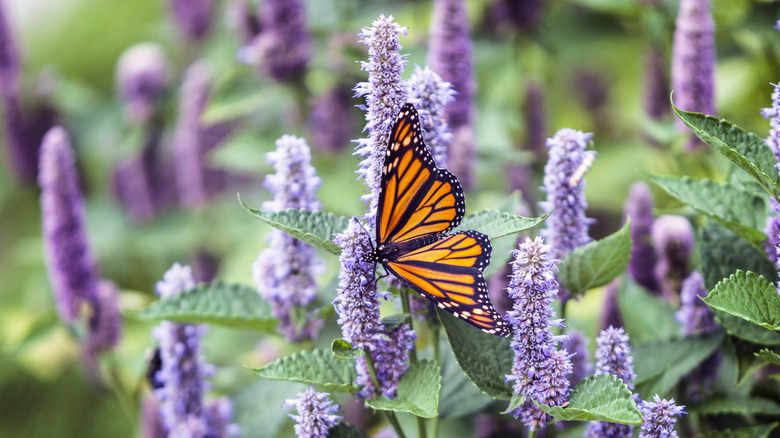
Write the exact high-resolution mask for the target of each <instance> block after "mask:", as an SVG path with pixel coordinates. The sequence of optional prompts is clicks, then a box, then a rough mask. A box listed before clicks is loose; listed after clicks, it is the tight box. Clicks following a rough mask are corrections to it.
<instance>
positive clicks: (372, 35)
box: [355, 15, 409, 228]
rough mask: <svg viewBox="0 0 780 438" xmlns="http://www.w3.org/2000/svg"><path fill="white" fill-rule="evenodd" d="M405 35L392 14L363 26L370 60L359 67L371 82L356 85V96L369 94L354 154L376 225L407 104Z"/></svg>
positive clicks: (371, 222) (369, 218)
mask: <svg viewBox="0 0 780 438" xmlns="http://www.w3.org/2000/svg"><path fill="white" fill-rule="evenodd" d="M402 33H403V34H404V35H406V28H405V27H401V26H399V25H398V23H395V22H394V21H393V17H392V16H389V17H385V16H384V15H380V16H379V18H378V19H377V20H376V21H374V23H373V24H372V26H371V27H370V28H363V30H362V31H361V33H360V34H359V35H358V36H359V37H360V42H361V43H363V44H365V45H366V46H368V62H365V61H362V62H361V63H360V68H361V69H362V70H363V71H367V72H368V81H367V82H360V83H358V84H357V85H356V86H355V97H362V96H365V97H366V105H363V106H361V109H363V110H364V111H366V127H365V129H364V130H367V131H368V138H361V139H358V140H357V146H356V147H355V154H356V155H359V156H360V157H361V158H362V161H361V162H360V169H359V170H358V173H359V174H360V177H361V178H362V179H363V181H365V183H366V186H368V190H369V193H367V194H365V195H363V196H362V198H361V199H362V200H363V202H364V203H366V204H368V205H369V209H368V210H367V211H366V213H365V216H364V219H365V221H366V222H368V224H369V227H370V228H373V226H374V221H375V220H376V207H377V202H378V198H379V191H380V179H381V174H382V166H383V165H384V162H385V151H386V149H387V141H388V139H389V136H390V129H391V128H392V126H393V122H394V121H395V117H396V115H397V114H398V112H399V111H400V110H401V106H402V105H403V104H404V103H406V100H407V96H408V94H409V92H408V86H407V84H406V82H405V81H404V80H403V79H401V72H403V71H404V68H405V67H406V60H405V59H404V56H403V55H401V53H400V51H401V43H400V41H399V36H400V35H401V34H402Z"/></svg>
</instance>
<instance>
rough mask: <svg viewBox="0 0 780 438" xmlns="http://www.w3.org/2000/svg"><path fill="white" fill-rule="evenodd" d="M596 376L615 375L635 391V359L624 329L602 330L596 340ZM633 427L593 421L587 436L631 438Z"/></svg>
mask: <svg viewBox="0 0 780 438" xmlns="http://www.w3.org/2000/svg"><path fill="white" fill-rule="evenodd" d="M596 344H597V345H598V348H597V349H596V373H595V374H596V375H597V376H598V375H601V374H605V373H609V374H614V375H615V376H617V377H618V378H619V379H620V380H622V381H623V383H625V384H626V386H628V388H629V389H631V390H633V389H634V380H636V374H634V366H633V365H632V363H631V362H633V360H634V359H633V358H632V357H631V347H630V346H629V345H628V335H627V334H626V333H625V331H624V330H623V328H622V327H621V328H614V327H609V328H608V329H606V330H602V331H601V333H600V334H599V336H598V338H596ZM632 430H633V426H630V425H627V424H615V423H608V422H605V421H591V422H590V423H589V424H588V429H587V431H586V432H585V436H586V437H588V438H591V437H592V438H598V437H614V438H628V437H630V436H631V432H632Z"/></svg>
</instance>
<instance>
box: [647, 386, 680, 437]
mask: <svg viewBox="0 0 780 438" xmlns="http://www.w3.org/2000/svg"><path fill="white" fill-rule="evenodd" d="M638 408H639V411H640V412H641V413H642V416H643V417H644V418H645V422H644V423H643V424H642V430H641V431H640V432H639V438H677V432H676V431H675V430H674V423H676V422H677V419H676V418H674V417H676V416H679V415H682V414H684V413H685V411H683V409H684V408H685V406H677V405H676V404H675V403H674V399H671V400H666V399H663V400H662V399H661V397H659V396H658V394H656V395H655V396H653V401H652V402H649V401H642V402H641V403H639V406H638Z"/></svg>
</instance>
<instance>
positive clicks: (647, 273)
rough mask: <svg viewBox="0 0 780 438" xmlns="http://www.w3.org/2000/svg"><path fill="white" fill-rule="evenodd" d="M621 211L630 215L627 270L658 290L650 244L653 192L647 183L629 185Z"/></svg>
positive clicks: (644, 284) (653, 290) (652, 289)
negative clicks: (629, 248) (631, 244)
mask: <svg viewBox="0 0 780 438" xmlns="http://www.w3.org/2000/svg"><path fill="white" fill-rule="evenodd" d="M623 215H624V216H628V217H630V218H631V240H632V242H633V246H632V247H631V260H630V261H629V263H628V273H629V274H630V275H631V278H633V279H634V281H636V282H637V283H638V284H639V285H641V286H643V287H644V288H645V289H647V290H648V291H650V292H655V293H658V292H659V287H658V280H657V279H656V278H655V272H654V269H655V265H656V262H657V261H658V256H657V255H656V253H655V249H654V248H653V242H652V240H651V238H650V230H651V228H652V227H653V194H652V193H651V192H650V188H649V187H647V184H645V183H643V182H641V181H639V182H636V183H634V184H633V185H632V186H631V189H630V190H629V192H628V199H626V202H625V204H623Z"/></svg>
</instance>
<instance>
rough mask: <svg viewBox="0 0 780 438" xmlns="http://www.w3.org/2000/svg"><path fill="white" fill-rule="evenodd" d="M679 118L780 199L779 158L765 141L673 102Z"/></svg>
mask: <svg viewBox="0 0 780 438" xmlns="http://www.w3.org/2000/svg"><path fill="white" fill-rule="evenodd" d="M672 107H673V108H674V112H675V113H676V114H677V117H679V118H680V120H682V121H683V123H685V124H686V125H687V126H688V127H689V128H690V129H691V131H693V133H694V134H696V135H697V136H698V137H699V138H700V139H702V141H704V142H705V143H707V144H709V145H710V146H712V148H713V149H715V150H716V151H718V152H720V153H721V154H722V155H723V156H725V157H726V158H728V159H729V160H731V161H732V162H733V163H734V164H736V165H737V166H738V167H739V168H740V169H742V170H744V171H745V172H747V173H748V175H750V176H751V177H753V179H755V180H756V181H757V182H758V184H760V185H761V187H763V188H764V190H766V191H767V193H769V194H770V195H772V196H774V197H778V196H780V185H778V175H777V169H776V168H775V165H776V164H777V159H776V158H775V156H774V154H772V151H771V150H770V149H769V147H768V146H767V145H766V143H765V142H764V139H762V138H761V137H759V136H757V135H756V134H753V133H752V132H748V131H745V130H743V129H742V128H740V127H738V126H736V125H734V124H732V123H730V122H728V121H726V120H718V119H717V118H715V117H712V116H706V115H704V114H700V113H694V112H688V111H683V110H681V109H678V108H677V107H675V106H674V103H672Z"/></svg>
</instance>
